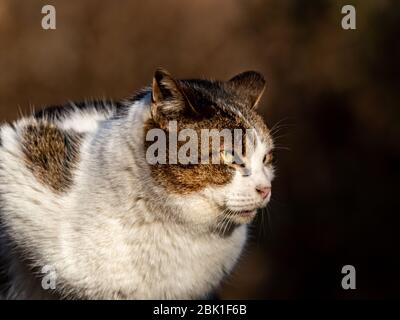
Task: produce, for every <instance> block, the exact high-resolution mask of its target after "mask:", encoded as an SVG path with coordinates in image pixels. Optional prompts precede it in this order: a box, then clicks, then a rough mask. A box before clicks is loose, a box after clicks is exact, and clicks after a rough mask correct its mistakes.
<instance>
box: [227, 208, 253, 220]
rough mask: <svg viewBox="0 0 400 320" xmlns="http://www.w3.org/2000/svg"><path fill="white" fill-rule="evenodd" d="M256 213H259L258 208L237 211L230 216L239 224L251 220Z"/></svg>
mask: <svg viewBox="0 0 400 320" xmlns="http://www.w3.org/2000/svg"><path fill="white" fill-rule="evenodd" d="M256 214H257V209H254V210H243V211H235V213H234V214H233V215H231V216H230V219H231V220H232V221H233V222H235V223H237V224H244V223H249V222H251V221H252V220H253V219H254V217H255V216H256Z"/></svg>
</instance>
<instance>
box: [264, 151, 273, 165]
mask: <svg viewBox="0 0 400 320" xmlns="http://www.w3.org/2000/svg"><path fill="white" fill-rule="evenodd" d="M273 160H274V157H273V155H272V152H270V153H268V154H266V155H265V156H264V159H263V163H264V164H265V165H267V164H271V163H272V161H273Z"/></svg>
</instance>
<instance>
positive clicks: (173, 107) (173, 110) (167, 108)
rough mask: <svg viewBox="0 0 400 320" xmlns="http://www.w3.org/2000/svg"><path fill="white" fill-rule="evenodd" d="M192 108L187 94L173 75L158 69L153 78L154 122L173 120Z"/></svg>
mask: <svg viewBox="0 0 400 320" xmlns="http://www.w3.org/2000/svg"><path fill="white" fill-rule="evenodd" d="M188 108H189V109H190V108H191V104H190V102H189V100H188V98H187V96H186V95H185V92H184V91H183V89H182V88H181V86H180V85H179V82H178V81H176V80H175V79H174V78H173V77H172V76H171V74H170V73H169V72H168V71H166V70H164V69H161V68H158V69H157V70H156V71H155V73H154V77H153V84H152V90H151V113H152V116H153V119H154V120H162V119H172V118H175V117H177V116H179V115H181V114H183V112H184V111H186V110H187V109H188Z"/></svg>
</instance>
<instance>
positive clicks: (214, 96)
mask: <svg viewBox="0 0 400 320" xmlns="http://www.w3.org/2000/svg"><path fill="white" fill-rule="evenodd" d="M180 83H181V85H182V86H183V88H184V90H185V94H187V95H188V96H189V97H188V98H189V100H190V101H191V103H193V104H194V105H195V106H196V109H197V110H200V111H201V110H204V113H205V115H208V116H209V118H207V120H206V121H203V122H199V121H197V125H199V126H202V125H205V126H206V125H208V126H210V128H218V129H234V128H238V129H242V130H244V131H245V130H248V129H252V130H254V131H255V133H256V135H257V139H258V140H259V142H261V143H264V144H266V145H270V146H272V137H271V136H270V132H269V129H268V127H267V126H266V124H265V122H264V120H263V119H262V118H261V117H260V116H259V115H258V114H257V113H256V112H255V110H253V109H252V106H250V105H246V103H244V102H243V99H241V97H240V95H239V93H238V92H235V90H233V89H232V87H230V86H228V85H227V84H226V82H220V81H209V80H181V81H180ZM189 122H190V121H189Z"/></svg>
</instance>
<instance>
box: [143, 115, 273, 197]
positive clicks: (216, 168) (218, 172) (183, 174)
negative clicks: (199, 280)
mask: <svg viewBox="0 0 400 320" xmlns="http://www.w3.org/2000/svg"><path fill="white" fill-rule="evenodd" d="M222 113H224V112H221V111H217V112H216V114H215V116H213V117H212V118H210V119H204V120H195V119H193V120H190V119H187V118H181V119H177V120H178V131H179V130H182V129H184V128H190V129H194V130H195V131H196V132H197V134H198V137H200V132H201V129H208V130H211V129H217V130H223V129H225V128H227V129H242V130H243V132H245V130H246V129H248V125H246V124H245V123H244V122H245V120H244V119H242V118H240V117H238V116H234V115H230V114H226V113H224V114H222ZM253 113H254V112H253ZM250 119H251V121H253V123H254V124H256V128H257V130H260V133H261V134H262V136H264V137H265V138H267V139H270V138H269V135H268V129H267V128H266V126H265V124H264V123H263V122H262V120H261V119H259V118H258V117H257V115H256V114H254V115H251V117H250V115H249V120H250ZM153 128H160V126H159V125H157V123H156V122H155V121H154V120H152V119H150V120H148V121H147V123H146V124H145V134H146V133H147V131H148V130H150V129H153ZM165 131H166V130H165ZM166 137H167V146H168V133H167V132H166ZM243 141H244V140H243ZM151 143H152V142H146V143H145V149H147V148H148V147H149V146H150V145H151ZM184 143H185V142H178V148H179V145H180V144H181V145H182V144H184ZM210 147H211V143H210ZM243 150H244V152H245V149H243ZM199 154H200V151H199ZM167 155H168V148H167ZM150 170H151V174H152V176H153V178H154V179H155V180H156V181H157V182H158V183H160V184H161V185H162V186H163V187H164V188H166V189H167V190H168V192H172V193H179V194H188V193H191V192H196V191H199V190H201V189H203V188H204V187H206V186H222V185H225V184H227V183H229V181H230V180H231V179H232V177H233V173H234V170H233V169H232V168H231V167H228V166H226V165H224V164H219V165H217V164H201V163H200V164H191V165H182V164H156V165H151V166H150Z"/></svg>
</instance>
